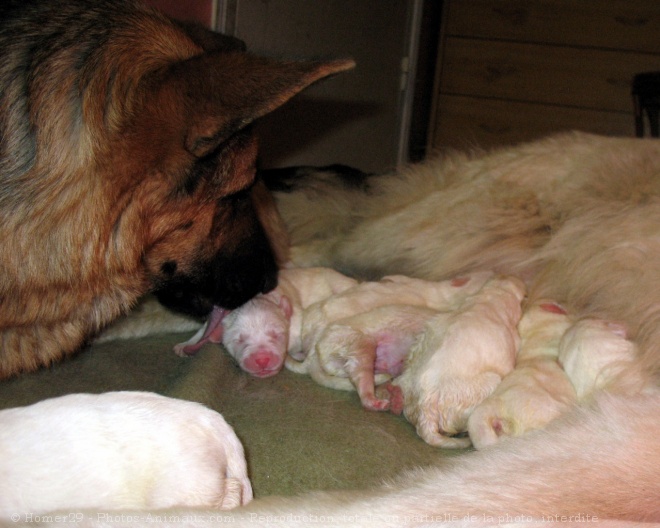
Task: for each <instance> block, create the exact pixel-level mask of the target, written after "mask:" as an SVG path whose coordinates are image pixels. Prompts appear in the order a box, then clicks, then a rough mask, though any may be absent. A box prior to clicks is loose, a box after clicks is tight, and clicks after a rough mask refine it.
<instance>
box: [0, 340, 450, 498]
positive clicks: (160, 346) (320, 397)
mask: <svg viewBox="0 0 660 528" xmlns="http://www.w3.org/2000/svg"><path fill="white" fill-rule="evenodd" d="M188 337H189V335H187V334H183V335H182V334H178V335H176V334H170V335H160V336H151V337H148V338H144V339H135V340H128V341H115V342H109V343H97V344H94V345H93V346H91V347H89V348H88V349H86V350H84V351H83V352H82V353H80V354H78V355H77V356H75V357H73V358H71V359H69V360H66V361H64V362H62V363H59V364H57V365H54V366H53V367H52V368H50V369H44V370H41V371H39V372H36V373H33V374H26V375H23V376H21V377H19V378H15V379H12V380H9V381H4V382H0V407H2V408H6V407H16V406H21V405H28V404H31V403H34V402H36V401H39V400H41V399H45V398H50V397H54V396H60V395H63V394H67V393H71V392H92V393H98V392H106V391H118V390H143V391H152V392H157V393H160V394H164V395H167V396H172V397H176V398H182V399H188V400H193V401H198V402H201V403H203V404H205V405H207V406H209V407H211V408H213V409H215V410H217V411H219V412H221V413H222V415H223V416H224V417H225V419H226V420H227V422H229V423H230V424H231V425H232V426H233V427H234V429H235V430H236V433H237V434H238V436H239V438H240V439H241V440H242V441H243V445H244V447H245V450H246V453H247V458H248V464H249V471H250V477H251V479H252V485H253V487H254V492H255V496H257V497H259V496H265V495H293V494H297V493H301V492H303V491H307V490H311V489H352V488H363V487H367V486H370V485H376V484H379V483H380V482H382V481H383V480H386V479H389V478H391V477H394V476H395V475H397V474H398V473H400V472H402V471H404V470H406V469H410V468H414V467H417V466H424V465H428V464H430V463H433V464H439V463H441V462H442V460H443V459H446V458H447V457H449V456H453V455H454V454H457V453H459V452H460V451H459V452H456V451H448V450H440V449H438V448H434V447H431V446H428V445H427V444H425V443H424V442H423V441H422V440H421V439H419V437H417V435H416V434H415V430H414V428H413V427H412V426H411V425H410V424H409V423H408V422H406V420H405V419H404V418H403V417H400V416H395V415H393V414H391V413H384V412H383V413H377V412H369V411H365V410H363V409H362V407H361V406H360V401H359V399H358V397H357V394H356V393H354V392H342V391H336V390H332V389H328V388H325V387H321V386H319V385H317V384H316V383H315V382H314V381H313V380H311V379H310V378H308V377H306V376H301V375H298V374H293V373H291V372H288V371H286V370H284V371H282V372H281V373H280V374H278V375H277V376H275V377H272V378H268V379H257V378H254V377H251V376H249V375H248V374H245V373H244V372H242V371H241V370H240V369H239V368H238V367H237V366H236V365H235V363H234V362H233V360H232V359H231V358H230V357H229V356H228V355H227V354H226V353H225V352H224V351H223V350H222V348H221V347H220V346H218V345H205V346H204V348H203V349H202V350H201V351H200V352H199V353H198V354H197V355H196V356H194V357H192V358H180V357H178V356H176V355H175V354H174V352H173V351H172V346H173V345H174V344H175V343H178V342H180V341H182V340H185V339H187V338H188Z"/></svg>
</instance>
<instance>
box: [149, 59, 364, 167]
mask: <svg viewBox="0 0 660 528" xmlns="http://www.w3.org/2000/svg"><path fill="white" fill-rule="evenodd" d="M354 66H355V63H354V61H352V60H350V59H346V60H331V61H279V60H275V59H267V58H263V57H256V56H254V55H251V54H248V53H239V52H235V53H231V52H230V53H227V52H211V53H204V54H202V55H198V56H196V57H193V58H191V59H188V60H184V61H181V62H177V63H175V64H173V65H172V66H170V68H169V69H168V72H167V75H166V78H165V79H164V80H163V83H164V84H163V85H161V88H165V89H166V90H167V89H168V88H170V89H171V90H172V91H169V90H167V91H168V92H169V94H168V96H169V97H174V98H175V99H178V101H179V103H180V105H178V106H179V109H180V111H181V112H182V115H181V116H180V117H181V118H182V124H183V125H184V127H185V131H184V147H185V149H186V150H187V151H188V152H190V153H191V154H192V155H194V156H196V157H197V158H201V157H204V156H205V155H207V154H209V153H211V152H212V151H213V150H214V149H215V148H217V146H218V145H220V143H222V142H223V141H224V140H226V139H227V138H228V137H229V136H231V135H232V134H233V133H234V132H236V131H238V130H240V129H241V128H243V127H245V126H246V125H248V124H249V123H251V122H252V121H254V120H255V119H257V118H259V117H261V116H263V115H265V114H267V113H269V112H272V111H273V110H275V109H276V108H277V107H279V106H281V105H282V104H284V103H285V102H286V101H288V100H289V99H290V98H291V97H293V96H294V95H296V94H297V93H298V92H300V91H301V90H303V89H304V88H306V87H307V86H309V85H310V84H312V83H314V82H315V81H317V80H319V79H322V78H324V77H328V76H330V75H333V74H336V73H339V72H342V71H345V70H349V69H351V68H353V67H354ZM171 100H172V99H170V101H171Z"/></svg>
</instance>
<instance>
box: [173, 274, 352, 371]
mask: <svg viewBox="0 0 660 528" xmlns="http://www.w3.org/2000/svg"><path fill="white" fill-rule="evenodd" d="M356 284H357V281H356V280H354V279H351V278H349V277H346V276H345V275H342V274H341V273H339V272H337V271H334V270H331V269H329V268H304V269H303V268H300V269H282V270H280V272H279V276H278V286H277V288H275V289H274V290H273V291H271V292H269V293H267V294H262V295H257V296H256V297H254V298H253V299H252V300H250V301H248V302H247V303H245V304H244V305H242V306H240V307H239V308H237V309H236V310H232V311H231V312H229V311H226V310H223V309H221V308H215V309H214V311H213V313H212V314H211V317H210V319H209V321H208V322H207V323H206V325H205V326H204V327H203V328H201V329H200V330H199V332H197V334H195V335H194V336H193V337H192V338H191V339H189V340H188V341H186V342H185V343H180V344H178V345H176V346H175V347H174V351H175V352H176V353H177V354H178V355H180V356H188V355H192V354H194V353H195V352H197V350H199V349H200V348H201V347H202V346H203V345H204V344H205V343H208V342H211V343H222V344H223V345H224V347H225V348H226V349H227V352H229V354H230V355H231V356H232V357H233V358H234V359H235V360H236V361H237V362H238V364H239V366H240V367H241V368H242V369H243V370H245V371H246V372H248V373H250V374H252V375H253V376H257V377H260V378H265V377H269V376H273V375H275V374H277V373H278V372H279V371H280V370H281V369H282V366H283V364H284V358H285V357H286V355H287V353H288V354H290V355H292V356H294V357H300V355H301V352H302V342H301V327H302V311H303V309H304V308H306V307H307V306H309V305H311V304H313V303H315V302H318V301H321V300H323V299H325V298H327V297H329V296H331V295H334V294H336V293H339V292H341V291H344V290H346V289H348V288H351V287H353V286H355V285H356Z"/></svg>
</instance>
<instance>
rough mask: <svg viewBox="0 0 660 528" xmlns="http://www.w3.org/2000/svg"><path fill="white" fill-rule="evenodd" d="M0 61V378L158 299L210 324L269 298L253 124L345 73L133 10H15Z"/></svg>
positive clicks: (1, 16)
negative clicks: (264, 54)
mask: <svg viewBox="0 0 660 528" xmlns="http://www.w3.org/2000/svg"><path fill="white" fill-rule="evenodd" d="M0 49H2V58H1V59H0V255H1V256H0V378H6V377H9V376H12V375H15V374H17V373H19V372H24V371H31V370H34V369H36V368H38V367H40V366H44V365H48V364H50V363H52V362H53V361H56V360H58V359H60V358H62V357H64V356H66V355H68V354H70V353H72V352H74V351H76V350H78V349H79V348H80V347H81V345H82V344H83V343H84V342H85V340H86V339H87V338H88V336H90V335H92V334H94V333H95V332H97V331H98V330H99V329H101V328H102V327H104V326H105V325H106V324H107V323H108V322H110V321H111V320H113V319H114V318H116V317H117V316H118V315H119V314H121V313H123V312H126V311H127V310H128V309H129V308H130V307H131V306H132V305H133V304H134V303H135V301H136V299H138V297H140V296H141V295H143V294H144V293H146V292H147V291H150V290H153V291H155V292H156V295H157V296H158V298H159V299H160V301H161V302H162V303H163V304H165V305H166V306H168V307H171V308H173V309H175V310H180V311H182V312H186V313H189V314H193V315H204V314H206V313H208V312H209V311H210V310H211V308H212V306H213V305H214V304H215V305H220V306H224V307H227V308H232V307H236V306H238V305H240V304H242V303H244V302H245V301H247V300H248V299H250V298H251V297H252V296H254V295H255V294H257V293H259V292H265V291H268V290H270V289H272V288H273V287H274V286H275V284H276V271H277V263H276V258H275V255H274V251H275V250H276V249H277V248H276V247H274V246H275V245H276V244H279V243H276V241H275V237H274V236H271V237H270V238H269V236H268V233H267V231H269V232H270V233H271V234H273V233H274V234H276V233H277V232H278V228H277V226H276V225H273V221H275V220H276V219H277V215H276V212H275V210H274V209H273V207H272V203H271V204H270V205H269V202H268V195H267V193H265V192H264V189H263V188H262V185H261V184H259V183H258V182H256V180H255V157H256V152H257V143H256V139H255V137H254V135H253V133H252V132H251V130H250V124H251V123H252V122H253V121H254V120H255V119H258V118H259V117H261V116H263V115H264V114H266V113H268V112H270V111H272V110H273V109H275V108H276V107H278V106H280V105H281V104H283V103H284V102H285V101H287V100H288V99H289V98H290V97H292V96H293V95H295V94H296V93H297V92H299V91H300V90H302V89H304V88H305V87H306V86H308V85H309V84H311V83H313V82H315V81H316V80H318V79H321V78H322V77H326V76H328V75H330V74H333V73H337V72H339V71H342V70H346V69H349V68H351V67H352V66H353V62H352V61H350V60H337V61H325V62H323V61H306V62H305V61H298V62H296V61H277V60H273V59H265V58H259V57H256V56H253V55H250V54H248V53H246V52H245V47H244V45H243V43H242V42H240V41H238V40H237V39H233V38H229V37H224V36H222V35H219V34H215V33H212V32H210V31H207V30H205V29H203V28H201V27H196V26H190V25H183V24H179V23H175V22H174V21H172V20H170V19H168V18H166V17H165V16H163V15H161V14H159V13H157V12H156V11H154V10H151V9H149V8H146V7H145V6H143V5H141V4H140V3H139V2H137V1H132V0H62V1H59V0H42V1H38V0H5V1H3V2H2V4H1V5H0ZM269 207H270V209H269ZM264 223H267V224H269V225H267V226H264V225H263V224H264Z"/></svg>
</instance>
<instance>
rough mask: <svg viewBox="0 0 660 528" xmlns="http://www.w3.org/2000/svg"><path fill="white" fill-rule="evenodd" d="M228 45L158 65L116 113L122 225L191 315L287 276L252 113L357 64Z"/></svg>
mask: <svg viewBox="0 0 660 528" xmlns="http://www.w3.org/2000/svg"><path fill="white" fill-rule="evenodd" d="M170 29H171V28H170ZM179 31H180V30H179ZM220 44H221V42H220V41H218V42H217V43H216V45H214V46H212V47H211V48H210V50H209V51H204V48H202V49H200V48H197V54H195V55H193V56H191V57H188V58H185V59H182V60H181V59H177V60H171V61H168V62H163V63H160V64H159V65H158V66H157V67H151V68H150V69H148V70H146V71H145V72H144V73H143V74H142V75H141V77H140V79H139V81H138V82H133V84H132V85H131V86H129V87H128V88H125V89H124V91H128V92H129V94H131V95H130V96H129V97H128V98H125V101H124V103H123V104H122V105H121V107H119V106H117V112H119V114H116V113H113V109H110V111H109V112H106V114H108V115H106V121H107V122H109V123H110V125H111V128H112V129H114V131H115V136H114V138H115V141H114V143H113V144H114V152H113V153H112V154H111V157H112V158H113V161H112V162H111V163H112V164H113V166H121V167H123V168H125V171H124V173H125V176H124V179H123V184H124V186H125V187H124V196H120V197H118V198H117V200H118V201H119V202H122V201H125V202H127V203H126V205H125V206H123V207H124V209H123V214H122V219H121V221H120V222H119V223H116V225H119V227H120V228H121V227H126V233H127V235H126V236H127V237H128V238H129V239H130V238H131V237H132V238H133V241H134V242H137V243H139V244H141V245H142V251H143V253H142V255H141V260H142V263H143V266H144V272H145V274H146V279H147V281H148V283H149V285H150V287H151V289H152V290H154V291H155V293H156V296H157V297H158V299H159V300H160V301H161V302H162V303H163V304H165V305H166V306H168V307H170V308H172V309H175V310H178V311H182V312H185V313H189V314H192V315H205V314H207V313H208V312H210V311H211V309H212V307H213V306H214V305H218V306H221V307H223V308H230V309H232V308H236V307H237V306H240V305H241V304H243V303H245V302H246V301H247V300H249V299H250V298H252V297H253V296H254V295H256V294H258V293H263V292H268V291H269V290H271V289H272V288H274V287H275V285H276V283H277V258H276V253H278V254H279V255H282V254H283V253H284V251H283V250H282V249H281V248H282V246H283V244H281V243H279V244H278V243H277V242H275V243H274V242H273V241H272V240H270V239H269V236H268V235H267V233H266V229H265V227H264V224H263V222H264V221H266V222H268V227H269V233H278V232H280V233H281V232H282V231H283V229H282V228H281V227H278V226H276V225H275V224H276V222H277V215H276V214H274V205H273V203H272V201H269V200H268V199H267V198H265V197H264V188H263V187H262V185H261V184H260V183H259V182H257V181H256V180H255V160H256V156H257V142H256V139H255V137H254V135H253V134H252V132H251V130H250V124H251V123H252V122H253V121H254V120H255V119H258V118H259V117H261V116H263V115H265V114H267V113H269V112H271V111H272V110H274V109H275V108H277V107H278V106H280V105H282V104H283V103H284V102H286V101H287V100H288V99H289V98H291V97H292V96H293V95H295V94H296V93H298V92H299V91H301V90H302V89H304V88H305V87H307V86H308V85H310V84H311V83H313V82H315V81H316V80H318V79H321V78H323V77H326V76H328V75H331V74H333V73H337V72H339V71H342V70H345V69H348V68H351V67H352V66H353V62H352V61H327V62H314V61H277V60H272V59H264V58H260V57H256V56H253V55H250V54H248V53H245V52H242V51H240V50H237V49H236V48H235V47H232V46H229V47H227V48H226V49H224V48H223V47H222V46H221V45H220ZM188 46H189V47H190V48H191V49H194V46H192V47H191V46H190V42H189V41H188ZM118 77H119V76H118V75H115V78H118ZM115 82H117V81H115ZM111 91H113V90H111ZM114 91H117V88H115V90H114ZM109 155H110V154H109ZM127 193H130V196H126V194H127ZM124 219H126V221H124ZM273 225H275V227H274V228H273ZM136 227H138V229H137V230H136ZM130 230H132V231H133V233H130V232H129V231H130ZM136 231H137V232H138V236H139V238H140V239H139V240H135V234H134V233H135V232H136ZM274 245H275V251H274ZM281 258H282V259H283V258H284V256H282V257H281Z"/></svg>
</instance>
